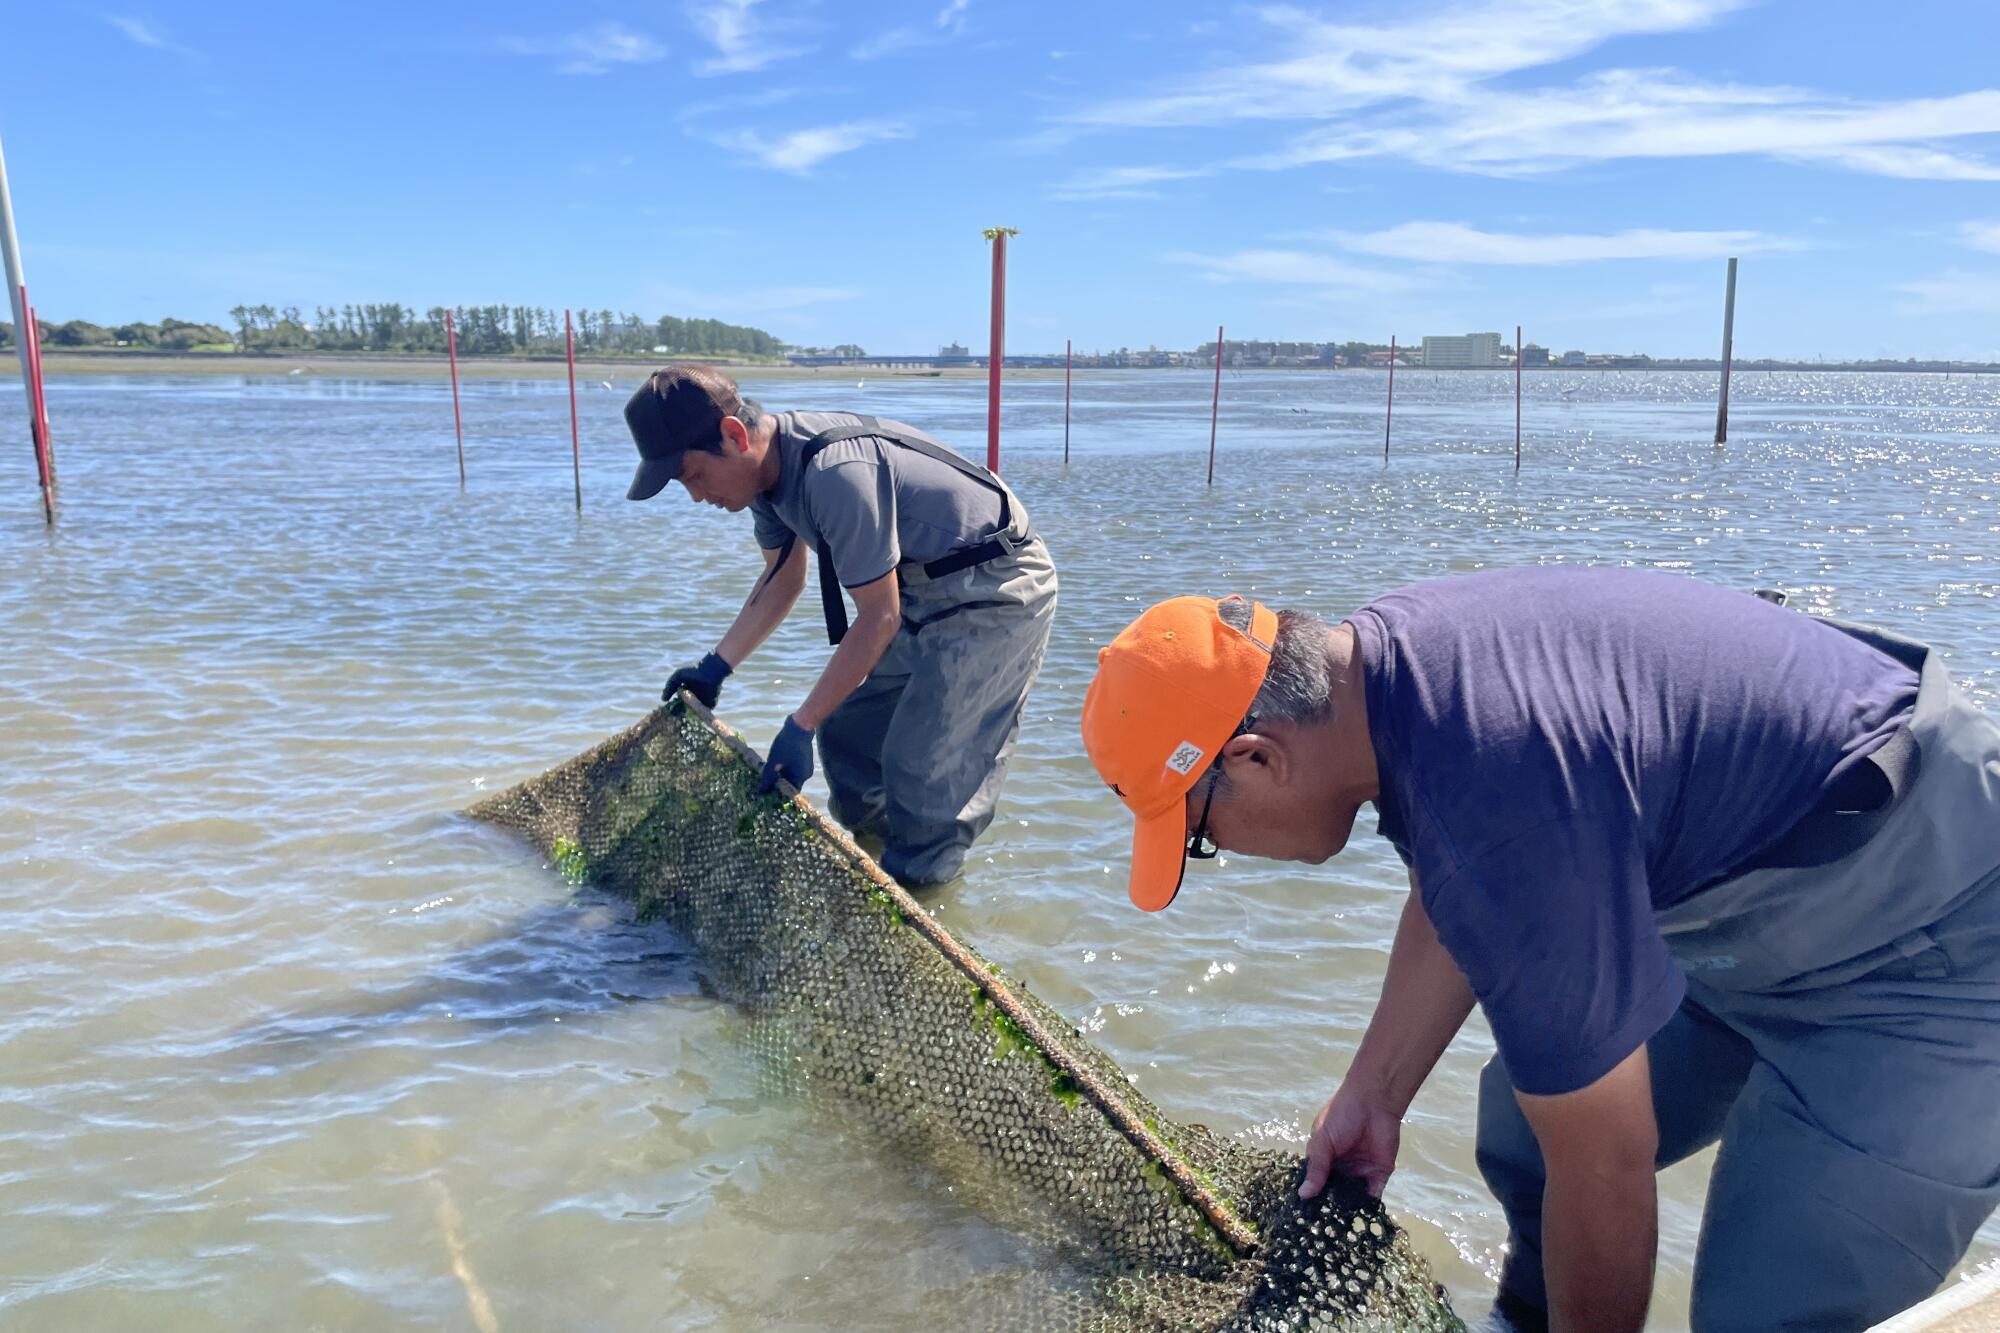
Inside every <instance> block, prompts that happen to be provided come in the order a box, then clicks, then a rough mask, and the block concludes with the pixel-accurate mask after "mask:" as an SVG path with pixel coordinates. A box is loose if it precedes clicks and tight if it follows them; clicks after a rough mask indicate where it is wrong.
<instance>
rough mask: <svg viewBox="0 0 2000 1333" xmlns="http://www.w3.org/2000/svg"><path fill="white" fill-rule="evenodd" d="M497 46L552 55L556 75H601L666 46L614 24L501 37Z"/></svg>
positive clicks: (645, 60)
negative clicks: (553, 33) (547, 34)
mask: <svg viewBox="0 0 2000 1333" xmlns="http://www.w3.org/2000/svg"><path fill="white" fill-rule="evenodd" d="M499 45H500V49H501V50H503V51H511V52H513V53H514V54H515V55H520V56H553V57H555V58H556V60H557V61H558V63H557V65H556V72H557V73H558V74H603V73H605V72H607V71H609V70H610V69H611V67H612V66H614V65H645V64H650V63H652V62H653V61H655V60H659V59H660V58H661V57H663V56H665V55H666V54H667V48H666V47H664V46H662V45H661V44H660V43H659V42H657V41H655V40H653V39H652V38H651V37H648V36H647V35H646V34H645V33H642V32H634V31H632V30H631V29H630V28H626V27H623V26H621V25H619V24H616V23H597V24H593V25H591V26H590V27H588V28H581V29H578V30H577V31H576V32H572V33H565V34H562V35H560V36H555V37H502V38H500V39H499Z"/></svg>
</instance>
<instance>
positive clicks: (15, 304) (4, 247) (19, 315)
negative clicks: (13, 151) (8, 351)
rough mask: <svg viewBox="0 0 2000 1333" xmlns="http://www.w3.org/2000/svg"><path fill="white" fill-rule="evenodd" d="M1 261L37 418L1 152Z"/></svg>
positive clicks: (17, 348)
mask: <svg viewBox="0 0 2000 1333" xmlns="http://www.w3.org/2000/svg"><path fill="white" fill-rule="evenodd" d="M0 258H4V259H5V260H6V265H7V308H8V309H9V310H11V311H13V312H14V350H15V351H16V352H18V353H20V356H21V388H22V389H23V390H24V391H25V392H26V393H27V395H28V415H29V416H30V417H33V416H34V415H35V383H34V378H33V376H31V375H30V374H29V373H28V336H27V333H26V329H27V326H28V312H27V311H25V310H23V309H21V284H22V283H24V282H26V281H27V279H26V278H24V277H22V276H21V243H20V242H19V241H18V240H16V239H15V238H14V199H13V196H12V195H10V194H8V193H7V154H6V151H5V150H4V149H0Z"/></svg>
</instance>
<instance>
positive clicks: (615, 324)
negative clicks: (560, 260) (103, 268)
mask: <svg viewBox="0 0 2000 1333" xmlns="http://www.w3.org/2000/svg"><path fill="white" fill-rule="evenodd" d="M561 316H562V312H561V311H559V310H546V309H543V308H542V307H540V306H505V305H484V306H457V307H454V308H453V309H452V312H451V317H452V324H453V325H454V333H455V335H456V337H457V341H458V350H459V351H461V352H464V353H465V354H466V355H468V356H535V355H557V356H559V355H561V354H562V352H563V323H562V318H561ZM229 317H230V319H232V320H233V321H235V324H236V329H235V332H234V333H231V332H229V331H226V330H224V329H222V328H219V327H217V326H216V325H214V324H197V323H193V322H191V321H188V320H181V319H172V318H168V319H164V320H161V321H160V322H159V323H158V324H145V323H131V324H119V325H102V324H93V323H91V322H90V321H89V320H83V319H72V320H69V321H67V322H65V323H61V324H56V323H52V322H50V321H49V320H45V319H39V318H38V319H37V320H36V321H35V322H36V324H37V326H38V327H39V328H40V331H41V335H42V343H43V345H44V346H54V347H116V346H119V345H121V344H122V345H124V346H127V347H138V348H160V349H162V350H168V351H190V350H193V349H196V348H221V349H227V348H230V347H233V348H234V349H235V350H237V351H240V352H436V353H443V352H444V351H445V345H446V344H445V327H444V323H445V307H443V306H432V307H431V308H430V309H428V310H426V311H423V312H422V313H421V314H420V313H419V312H417V311H416V310H414V309H411V308H410V307H408V306H404V305H401V304H397V303H394V302H391V303H388V304H361V305H342V306H316V307H314V309H313V312H312V315H311V316H310V317H307V316H306V314H305V312H304V311H303V310H301V309H300V308H299V307H298V306H284V307H274V306H268V305H255V306H252V305H239V306H236V307H235V308H233V309H232V310H230V312H229ZM574 322H575V330H576V345H577V348H578V350H580V351H587V352H591V353H598V354H603V353H612V354H628V355H642V354H647V353H652V352H654V351H656V350H657V349H659V348H665V349H666V353H667V354H669V355H676V356H714V355H723V354H728V355H736V356H777V355H780V354H781V353H783V352H784V350H785V344H784V343H783V342H781V341H780V340H779V339H778V338H777V337H775V336H774V335H772V334H770V333H767V332H765V331H764V330H763V329H758V328H750V327H747V326H745V325H740V324H728V323H724V322H723V321H722V320H719V319H683V318H680V317H677V316H674V315H662V316H661V317H660V318H658V319H656V320H645V319H641V318H640V317H639V316H637V315H633V314H615V313H613V312H612V311H610V310H579V311H577V312H576V313H575V316H574ZM13 338H14V326H13V325H12V324H9V323H5V322H0V346H12V345H13ZM856 350H859V349H856Z"/></svg>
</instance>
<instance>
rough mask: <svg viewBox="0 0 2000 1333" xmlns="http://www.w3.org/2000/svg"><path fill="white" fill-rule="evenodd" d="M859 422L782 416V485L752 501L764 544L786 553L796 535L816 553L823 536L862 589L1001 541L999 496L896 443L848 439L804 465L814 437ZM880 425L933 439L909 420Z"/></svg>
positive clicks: (1021, 521)
mask: <svg viewBox="0 0 2000 1333" xmlns="http://www.w3.org/2000/svg"><path fill="white" fill-rule="evenodd" d="M860 420H861V418H860V417H858V416H856V415H855V414H854V413H852V412H781V413H779V414H778V417H777V423H778V433H777V435H776V437H775V438H774V439H773V440H772V447H773V448H775V449H777V450H778V458H779V465H780V471H779V474H778V484H777V485H776V486H774V487H772V488H771V489H770V490H769V491H767V492H765V493H764V494H762V495H760V496H758V497H757V498H756V499H755V500H752V501H751V502H750V513H751V514H752V516H753V517H754V518H755V520H756V526H757V544H758V545H759V546H762V547H763V548H764V549H765V550H767V551H772V550H777V549H778V548H780V547H782V546H783V545H784V544H785V543H786V541H787V540H788V539H789V538H790V537H792V536H793V534H797V536H798V538H799V539H800V540H801V541H803V542H805V543H806V545H807V546H808V547H810V548H812V549H813V550H815V551H817V550H818V549H819V544H820V542H821V541H822V539H823V540H824V541H825V542H826V546H827V549H828V550H829V551H830V552H832V554H833V568H834V572H835V573H836V574H837V575H838V576H839V578H840V583H841V586H842V587H846V588H858V587H860V586H861V585H862V584H864V583H873V582H874V581H875V580H877V579H879V578H881V577H882V576H883V575H884V574H887V573H888V572H889V571H890V570H892V569H894V568H895V567H896V566H897V565H899V564H901V563H903V562H904V561H923V560H936V559H937V558H938V557H940V556H943V555H947V554H949V553H950V552H952V551H955V550H957V549H958V548H960V547H962V546H970V545H973V544H975V543H978V542H982V541H984V540H986V539H987V538H988V537H990V536H992V535H993V533H994V531H995V530H996V529H997V528H998V527H999V526H1000V493H999V492H998V491H996V490H994V489H993V487H992V486H991V485H983V484H981V483H980V482H979V481H978V480H977V479H976V478H973V477H969V476H967V475H965V474H964V473H963V472H960V471H959V470H958V469H956V468H954V467H952V466H951V465H950V464H949V463H942V462H939V461H938V460H937V459H935V458H931V457H928V456H927V455H924V454H921V453H918V452H917V451H916V450H914V449H907V448H904V447H903V446H902V445H899V444H895V443H893V442H891V441H889V440H884V439H880V438H878V437H875V436H860V437H857V438H855V439H851V440H841V441H838V442H837V443H834V444H829V445H828V446H827V447H826V448H824V449H822V450H820V452H819V454H818V455H817V456H816V457H815V458H814V459H813V461H812V464H811V465H810V466H809V467H804V468H801V466H800V464H799V457H800V455H801V454H802V453H804V451H805V447H806V444H807V443H808V442H809V441H810V440H811V439H812V437H813V436H815V435H818V434H819V433H820V432H822V431H827V430H832V429H834V428H836V427H840V426H851V425H856V424H858V423H859V422H860ZM877 420H879V421H881V422H882V423H883V424H884V425H885V426H888V427H890V428H891V429H894V430H896V431H898V432H904V433H908V434H911V435H917V436H921V437H922V438H923V439H925V440H931V437H930V436H929V435H925V434H924V433H923V432H922V431H920V430H917V429H915V428H914V427H911V426H906V425H904V424H903V423H902V422H900V421H890V420H889V419H888V418H886V417H878V418H877ZM931 442H932V443H933V444H935V443H937V441H935V440H931ZM939 447H940V448H943V447H944V446H942V445H940V446H939ZM995 481H996V482H997V481H998V479H997V478H995ZM1008 503H1009V506H1010V511H1009V516H1010V517H1011V518H1012V520H1013V522H1014V525H1015V529H1016V530H1017V531H1019V530H1021V529H1022V528H1024V527H1025V525H1026V523H1027V514H1026V511H1024V510H1023V509H1022V508H1021V502H1020V501H1019V500H1018V499H1015V498H1014V495H1013V492H1012V491H1009V492H1008Z"/></svg>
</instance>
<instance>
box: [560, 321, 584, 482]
mask: <svg viewBox="0 0 2000 1333" xmlns="http://www.w3.org/2000/svg"><path fill="white" fill-rule="evenodd" d="M563 349H564V352H565V354H566V355H567V356H568V357H569V461H570V468H571V470H572V471H573V472H574V473H575V474H576V512H577V513H579V514H581V513H582V512H583V446H582V444H581V443H580V442H579V440H578V435H577V428H576V331H575V330H574V328H572V327H571V325H570V322H569V311H567V310H565V311H563Z"/></svg>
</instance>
